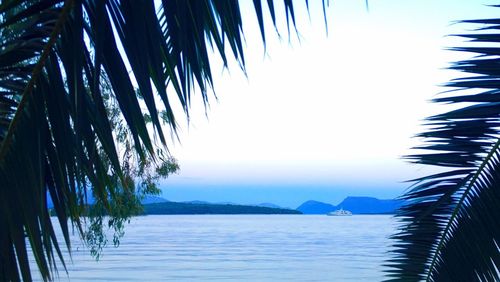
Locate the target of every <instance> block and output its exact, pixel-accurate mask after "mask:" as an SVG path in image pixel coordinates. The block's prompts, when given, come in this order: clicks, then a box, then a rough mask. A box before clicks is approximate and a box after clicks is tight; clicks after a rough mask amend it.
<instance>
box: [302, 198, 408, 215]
mask: <svg viewBox="0 0 500 282" xmlns="http://www.w3.org/2000/svg"><path fill="white" fill-rule="evenodd" d="M402 204H403V201H401V200H380V199H377V198H373V197H347V198H345V199H344V200H343V201H342V202H341V203H340V204H338V205H331V204H327V203H323V202H318V201H307V202H304V203H303V204H302V205H300V206H299V207H298V208H297V210H298V211H300V212H302V213H303V214H327V213H329V212H332V211H335V210H338V209H341V208H342V209H344V210H348V211H351V212H352V213H353V214H394V213H395V212H396V211H397V209H399V207H401V205H402Z"/></svg>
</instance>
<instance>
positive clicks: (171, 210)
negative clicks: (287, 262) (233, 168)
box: [143, 201, 302, 215]
mask: <svg viewBox="0 0 500 282" xmlns="http://www.w3.org/2000/svg"><path fill="white" fill-rule="evenodd" d="M143 207H144V214H146V215H148V214H302V212H300V211H298V210H292V209H284V208H271V207H261V206H248V205H237V204H210V203H192V202H191V203H179V202H168V201H167V202H162V203H153V204H145V205H143Z"/></svg>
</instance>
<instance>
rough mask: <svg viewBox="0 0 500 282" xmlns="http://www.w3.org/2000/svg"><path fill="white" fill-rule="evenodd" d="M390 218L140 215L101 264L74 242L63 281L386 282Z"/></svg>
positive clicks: (104, 255)
mask: <svg viewBox="0 0 500 282" xmlns="http://www.w3.org/2000/svg"><path fill="white" fill-rule="evenodd" d="M394 229H395V221H394V219H393V218H391V217H390V216H387V215H366V216H365V215H355V216H351V217H332V216H323V215H319V216H310V215H187V216H184V215H157V216H145V217H137V218H134V219H133V220H132V221H131V224H130V225H128V226H127V227H126V229H125V233H126V234H125V237H124V238H122V240H121V245H120V247H118V248H114V247H108V248H105V249H104V253H103V255H102V257H101V259H100V261H98V262H96V261H95V260H94V259H93V258H92V257H91V256H90V254H89V251H88V250H87V249H85V248H84V247H82V245H81V243H80V242H79V241H78V238H77V237H76V236H75V237H74V238H73V239H74V242H73V248H74V250H73V263H71V262H69V266H68V274H69V277H68V276H67V275H66V273H64V271H61V272H60V278H59V279H60V281H91V280H93V281H380V280H382V279H383V268H382V266H381V265H382V263H383V261H384V259H385V258H387V256H388V253H387V251H388V250H389V245H390V241H389V239H388V236H389V235H391V234H392V233H393V231H394Z"/></svg>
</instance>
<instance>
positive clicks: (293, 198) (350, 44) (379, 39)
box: [160, 0, 498, 208]
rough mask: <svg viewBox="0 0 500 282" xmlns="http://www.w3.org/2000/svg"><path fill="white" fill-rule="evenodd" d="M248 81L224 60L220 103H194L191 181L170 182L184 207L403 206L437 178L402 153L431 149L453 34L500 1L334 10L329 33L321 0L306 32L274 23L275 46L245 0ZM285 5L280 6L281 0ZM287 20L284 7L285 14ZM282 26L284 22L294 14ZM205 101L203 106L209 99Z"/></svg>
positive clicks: (184, 152) (354, 5)
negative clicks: (367, 200)
mask: <svg viewBox="0 0 500 282" xmlns="http://www.w3.org/2000/svg"><path fill="white" fill-rule="evenodd" d="M240 2H241V5H242V16H243V25H244V32H245V41H246V46H245V56H246V68H245V70H246V75H245V73H244V72H243V71H241V69H240V68H239V66H238V64H237V63H236V62H231V63H230V64H229V68H228V69H224V68H223V66H222V64H221V62H220V61H219V60H218V59H217V57H216V56H213V58H212V62H213V64H212V67H213V72H214V81H215V84H214V86H215V92H216V94H217V99H215V98H213V97H212V99H210V105H209V108H208V109H207V110H206V111H205V109H204V106H203V103H202V100H201V98H200V97H195V98H194V99H193V106H192V110H191V118H190V122H189V124H188V123H187V122H181V130H180V134H179V137H180V138H179V140H180V141H175V142H174V144H173V145H172V146H170V151H171V153H172V155H173V156H174V157H175V158H176V159H177V160H178V162H179V165H180V168H181V169H180V172H179V173H178V174H176V175H173V176H171V177H169V178H168V179H166V180H164V181H162V182H161V185H160V187H161V188H162V191H163V195H162V196H163V197H164V198H166V199H168V200H172V201H190V200H203V201H209V202H234V203H241V204H258V203H264V202H267V203H269V202H270V203H274V204H277V205H281V206H285V207H292V208H296V207H297V206H298V205H300V204H301V203H303V202H304V201H307V200H317V201H323V202H327V203H332V204H336V203H339V202H340V201H341V200H342V199H343V198H345V197H347V196H372V197H377V198H383V199H387V198H395V197H397V196H399V195H401V194H402V193H403V191H404V190H405V189H406V188H407V187H408V185H409V184H408V183H405V182H404V181H406V180H409V179H413V178H416V177H418V176H423V175H425V174H428V173H432V172H434V171H435V170H434V169H433V168H429V167H424V166H421V165H414V164H408V163H407V162H405V161H404V160H403V159H402V156H404V155H407V154H410V153H412V151H411V150H410V148H411V147H413V146H415V145H418V144H420V142H421V140H418V139H416V138H412V137H413V136H414V135H415V134H417V133H418V132H421V131H422V130H423V127H422V126H421V123H422V121H423V119H424V118H425V117H427V116H429V115H432V114H435V113H439V112H442V111H444V110H446V106H442V105H433V104H430V103H429V100H430V99H432V98H433V97H435V96H436V95H437V94H438V93H439V92H441V91H443V90H445V89H444V88H442V87H441V86H440V85H442V84H443V83H445V82H446V81H449V80H450V79H452V78H454V77H457V76H458V75H459V74H457V73H454V72H452V71H450V70H446V69H445V68H446V66H448V65H449V63H450V62H453V61H456V60H459V59H463V58H467V57H470V56H471V55H470V54H460V53H456V52H451V51H448V50H446V47H451V46H457V45H460V44H463V40H462V39H459V38H456V37H451V36H446V35H449V34H459V33H463V32H465V31H467V30H471V29H472V27H471V26H468V25H465V24H454V22H455V21H457V20H461V19H474V18H487V17H495V14H494V13H495V12H496V11H497V9H498V8H491V7H487V6H486V5H487V4H490V5H491V4H495V3H494V2H493V1H465V0H459V1H457V0H440V1H433V0H407V1H398V0H378V1H376V0H373V1H372V0H370V1H369V8H368V9H367V7H366V6H365V1H364V0H337V1H330V6H329V8H328V9H327V20H328V34H326V30H325V24H324V19H323V14H322V10H321V5H320V1H309V2H310V17H309V15H308V14H307V12H306V9H305V4H304V2H305V1H295V3H296V12H297V21H298V23H297V28H298V32H299V34H298V35H297V34H296V33H295V32H293V30H292V32H291V35H290V37H289V36H288V34H287V30H286V27H285V26H283V25H281V26H279V31H280V36H276V34H275V32H274V28H273V27H272V25H271V24H270V18H267V19H266V20H267V24H268V27H267V30H266V32H267V45H266V49H264V47H263V45H262V41H261V38H260V34H259V31H258V25H257V21H256V18H255V12H254V10H253V6H252V4H251V1H240ZM276 2H280V1H276ZM277 11H282V9H281V10H280V9H279V7H277ZM278 21H279V22H281V23H284V22H285V20H284V13H279V15H278ZM197 98H198V99H197Z"/></svg>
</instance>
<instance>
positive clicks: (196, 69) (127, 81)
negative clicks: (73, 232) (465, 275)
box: [0, 0, 295, 281]
mask: <svg viewBox="0 0 500 282" xmlns="http://www.w3.org/2000/svg"><path fill="white" fill-rule="evenodd" d="M158 3H159V2H158ZM158 3H157V2H155V1H133V0H122V1H119V0H106V1H92V0H66V1H63V0H40V1H33V0H5V1H2V2H1V3H0V35H1V37H0V142H1V143H0V226H2V229H0V247H1V249H0V250H1V251H0V280H3V281H6V280H7V281H8V280H13V281H18V280H21V279H22V280H25V281H29V280H31V278H32V277H31V271H30V268H29V264H28V260H29V259H28V257H29V255H28V252H27V244H29V245H30V247H31V249H32V257H33V258H34V259H35V260H36V263H37V266H38V269H39V271H40V274H41V276H42V278H43V279H44V280H50V279H51V278H52V273H53V271H54V270H55V268H56V259H57V260H61V261H62V262H63V266H64V260H63V257H62V255H61V252H60V249H59V243H58V240H60V239H61V238H57V237H56V236H55V235H54V231H53V227H52V222H51V220H50V217H49V210H48V208H47V202H46V197H47V193H48V194H49V195H50V197H51V199H52V201H53V203H54V212H55V214H56V215H57V217H58V221H59V224H60V225H61V228H62V231H63V232H62V233H63V237H64V238H63V239H64V241H65V242H66V245H67V247H68V248H70V241H69V227H68V221H69V222H71V224H73V225H74V226H76V228H77V230H78V231H79V232H80V234H81V235H82V236H83V232H84V230H83V226H82V215H83V214H84V212H85V197H86V193H92V194H93V195H94V196H95V197H96V200H97V201H99V202H100V203H102V206H103V207H104V210H105V212H106V211H108V212H110V211H111V209H112V208H113V203H114V201H118V199H117V198H116V197H117V196H116V195H115V193H116V191H115V187H116V181H115V180H116V179H115V176H117V177H118V178H119V180H120V185H121V186H122V187H124V189H129V190H131V191H132V190H133V187H129V183H130V181H129V179H127V177H126V175H125V173H124V172H123V170H122V167H121V166H120V157H119V155H118V153H117V149H118V148H117V145H116V143H117V141H116V136H115V135H114V133H113V127H112V126H111V124H110V117H109V116H108V115H109V113H108V112H107V109H106V103H105V99H104V94H103V91H104V90H103V89H102V81H103V80H104V78H106V79H105V80H106V81H109V84H110V89H109V91H111V93H112V95H113V98H114V99H116V101H117V103H118V107H119V109H120V115H121V116H122V117H123V119H124V120H125V121H126V126H127V128H128V130H129V131H130V133H131V137H132V140H133V143H134V144H133V148H135V153H136V154H137V156H138V158H139V159H142V160H146V159H152V160H156V159H157V158H158V156H157V155H156V154H155V146H157V144H158V143H159V144H160V146H166V143H167V142H166V139H165V137H164V135H165V132H164V131H165V130H166V129H165V128H163V127H162V125H161V122H160V120H166V121H167V122H168V124H169V126H170V128H169V129H168V130H170V131H171V132H173V133H175V130H176V118H177V117H176V116H175V115H174V112H173V110H172V102H173V101H178V102H179V103H180V104H181V105H182V108H183V109H184V114H186V115H189V105H190V100H191V96H192V94H191V92H192V91H193V90H192V89H194V88H195V85H196V87H198V88H199V89H200V90H201V98H202V99H203V101H205V102H206V101H207V93H208V91H207V90H208V89H209V88H210V87H211V86H212V83H213V78H212V72H211V69H210V63H209V51H208V49H209V47H215V48H216V50H218V54H219V56H220V57H221V58H222V60H223V61H224V62H227V60H228V54H227V53H228V52H230V53H231V54H232V57H234V58H235V59H236V60H237V61H239V62H240V64H241V66H242V67H243V66H244V63H245V60H244V54H243V35H242V20H241V13H240V7H239V3H238V2H237V1H232V0H193V1H186V0H163V1H161V5H160V8H159V9H158V7H156V6H155V5H156V4H158ZM284 4H285V5H284V7H285V9H284V12H285V14H286V20H287V22H290V23H293V24H294V23H295V15H294V7H293V4H292V1H287V0H285V1H284ZM254 7H255V11H256V17H257V19H258V22H259V26H260V30H261V33H262V39H263V40H265V35H264V18H265V17H264V11H263V10H264V9H263V7H267V8H268V10H269V12H270V16H271V19H272V23H273V24H274V25H276V15H275V8H274V3H273V1H271V0H268V1H265V4H262V3H261V1H258V0H255V1H254ZM169 86H171V89H173V90H172V91H168V93H167V90H166V89H167V87H169ZM169 89H170V88H169ZM137 93H140V95H138V94H137ZM157 97H159V98H160V99H158V98H157ZM159 101H160V103H159ZM158 112H161V113H162V118H161V119H160V118H159V116H158ZM145 116H147V117H148V119H147V120H145V118H144V117H145ZM149 121H151V123H152V128H148V126H147V125H146V123H147V122H149ZM124 213H125V215H126V214H127V212H126V211H125V212H124Z"/></svg>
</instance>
